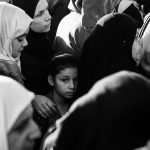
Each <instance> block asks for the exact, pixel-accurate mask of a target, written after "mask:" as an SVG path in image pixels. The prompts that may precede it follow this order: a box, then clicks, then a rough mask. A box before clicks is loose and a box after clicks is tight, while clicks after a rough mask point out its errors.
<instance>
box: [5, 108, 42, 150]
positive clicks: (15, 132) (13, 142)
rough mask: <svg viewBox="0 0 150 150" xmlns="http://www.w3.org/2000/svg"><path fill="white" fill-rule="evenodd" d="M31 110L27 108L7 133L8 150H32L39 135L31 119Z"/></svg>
mask: <svg viewBox="0 0 150 150" xmlns="http://www.w3.org/2000/svg"><path fill="white" fill-rule="evenodd" d="M32 113H33V108H32V107H31V106H28V107H27V108H26V109H25V110H24V111H23V112H22V114H21V115H20V116H19V118H18V119H17V120H16V122H15V124H14V125H13V127H12V129H11V130H10V131H9V133H8V145H9V150H33V147H34V145H35V139H37V138H39V137H40V135H41V133H40V130H39V128H38V126H37V124H36V123H35V122H34V121H33V119H32Z"/></svg>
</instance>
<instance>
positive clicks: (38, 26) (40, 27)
mask: <svg viewBox="0 0 150 150" xmlns="http://www.w3.org/2000/svg"><path fill="white" fill-rule="evenodd" d="M50 25H51V16H50V14H49V11H48V3H47V1H46V0H39V2H38V4H37V7H36V10H35V14H34V18H33V22H32V24H31V29H32V30H33V31H34V32H38V33H45V32H48V31H49V30H50Z"/></svg>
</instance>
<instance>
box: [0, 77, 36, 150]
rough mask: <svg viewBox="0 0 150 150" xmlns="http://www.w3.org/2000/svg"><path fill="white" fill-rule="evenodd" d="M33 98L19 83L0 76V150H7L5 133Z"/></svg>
mask: <svg viewBox="0 0 150 150" xmlns="http://www.w3.org/2000/svg"><path fill="white" fill-rule="evenodd" d="M33 98H34V94H33V93H32V92H29V91H28V90H26V89H25V88H24V87H23V86H22V85H21V84H19V82H17V81H15V80H13V79H11V78H9V77H5V76H0V150H8V143H7V133H8V132H9V131H10V130H11V128H12V126H13V124H14V123H15V121H16V120H17V118H18V117H19V115H20V114H21V113H22V112H23V110H24V109H25V108H26V107H27V106H28V105H29V104H30V103H31V100H32V99H33Z"/></svg>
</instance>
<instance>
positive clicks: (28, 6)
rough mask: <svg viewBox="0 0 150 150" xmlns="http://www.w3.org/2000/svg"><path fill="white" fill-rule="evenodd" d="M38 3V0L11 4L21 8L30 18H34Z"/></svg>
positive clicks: (25, 0)
mask: <svg viewBox="0 0 150 150" xmlns="http://www.w3.org/2000/svg"><path fill="white" fill-rule="evenodd" d="M38 2H39V0H13V4H14V5H15V6H18V7H20V8H22V9H23V10H24V11H25V12H26V13H27V14H28V15H29V16H30V17H31V18H33V17H34V13H35V9H36V6H37V4H38Z"/></svg>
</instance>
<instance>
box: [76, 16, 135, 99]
mask: <svg viewBox="0 0 150 150" xmlns="http://www.w3.org/2000/svg"><path fill="white" fill-rule="evenodd" d="M136 29H137V23H136V22H135V20H133V19H132V18H131V17H130V16H128V15H126V14H108V15H106V16H104V17H102V18H101V19H100V20H99V21H98V23H97V25H96V27H95V29H94V30H93V32H92V34H91V35H90V37H89V38H88V39H87V41H86V42H85V44H84V47H83V52H82V54H81V59H80V63H79V74H78V79H79V80H78V88H77V94H76V97H80V96H81V95H83V94H85V93H87V92H88V90H89V89H90V88H91V87H92V85H93V84H94V83H95V82H96V81H97V80H99V79H102V78H103V77H106V76H107V75H110V74H112V73H115V72H118V71H121V70H129V71H135V72H136V62H135V61H134V60H133V58H132V44H133V41H134V38H135V34H136Z"/></svg>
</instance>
